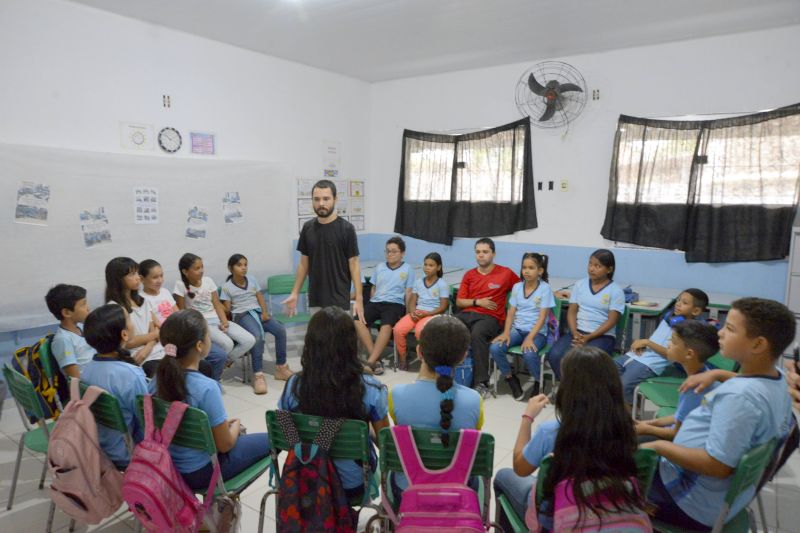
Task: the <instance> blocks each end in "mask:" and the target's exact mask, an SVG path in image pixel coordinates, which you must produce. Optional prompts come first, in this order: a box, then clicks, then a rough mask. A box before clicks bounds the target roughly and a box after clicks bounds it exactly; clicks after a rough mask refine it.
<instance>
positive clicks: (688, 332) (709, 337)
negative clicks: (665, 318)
mask: <svg viewBox="0 0 800 533" xmlns="http://www.w3.org/2000/svg"><path fill="white" fill-rule="evenodd" d="M672 331H673V333H675V334H676V335H677V336H678V337H680V339H681V340H682V341H683V342H684V344H686V346H688V347H689V348H691V349H692V350H694V353H695V354H696V355H697V359H698V361H700V362H701V363H705V362H706V360H708V358H709V357H711V356H712V355H714V354H715V353H717V352H718V351H719V335H718V332H717V328H715V327H714V326H712V325H711V324H708V323H707V322H702V321H700V320H684V321H683V322H679V323H677V324H675V326H674V327H673V328H672Z"/></svg>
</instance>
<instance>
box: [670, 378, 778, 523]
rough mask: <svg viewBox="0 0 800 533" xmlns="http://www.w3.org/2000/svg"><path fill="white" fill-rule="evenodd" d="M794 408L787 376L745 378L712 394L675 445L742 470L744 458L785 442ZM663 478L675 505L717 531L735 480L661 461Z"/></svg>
mask: <svg viewBox="0 0 800 533" xmlns="http://www.w3.org/2000/svg"><path fill="white" fill-rule="evenodd" d="M791 419H792V408H791V401H790V399H789V394H788V393H787V391H786V383H785V382H784V380H783V375H779V376H778V377H774V378H773V377H761V376H739V377H735V378H732V379H729V380H728V381H727V382H725V383H723V384H721V385H720V386H719V387H717V388H716V389H715V390H713V391H711V392H709V393H707V394H706V395H705V398H704V399H703V401H702V402H701V405H700V406H699V407H698V408H696V409H695V410H694V411H692V412H690V413H689V415H688V416H687V417H686V419H685V421H684V422H683V424H682V425H681V427H680V429H679V430H678V434H677V435H676V436H675V440H674V443H675V444H677V445H679V446H685V447H687V448H703V449H705V451H706V452H707V453H708V454H709V455H710V456H711V457H713V458H714V459H716V460H717V461H720V462H721V463H724V464H726V465H728V466H729V467H731V468H736V466H737V465H738V464H739V460H740V459H741V458H742V456H743V455H744V454H745V453H746V452H747V451H749V450H751V449H752V448H755V447H756V446H758V445H760V444H763V443H765V442H767V441H768V440H770V439H772V438H775V437H777V438H781V437H783V436H785V435H786V434H787V433H788V431H789V428H790V423H791ZM659 473H660V475H661V480H662V481H663V482H664V486H665V487H666V488H667V490H668V491H669V493H670V495H671V496H672V499H673V500H674V501H675V503H676V504H677V505H678V506H679V507H680V508H681V509H682V510H683V511H684V512H685V513H686V514H687V515H689V516H690V517H692V518H693V519H695V520H696V521H698V522H700V523H703V524H706V525H709V526H710V525H712V524H713V523H714V520H716V518H717V515H718V514H719V510H720V508H721V507H722V505H723V503H724V499H725V493H726V492H727V490H728V487H729V485H730V481H731V478H730V477H728V478H726V479H719V478H714V477H711V476H702V475H699V474H696V473H694V472H691V471H688V470H684V469H683V468H680V467H678V466H676V465H675V464H673V463H671V462H669V461H667V460H666V459H665V458H661V461H660V462H659ZM754 494H755V489H754V488H753V487H751V488H750V489H748V490H746V491H744V492H743V493H742V494H740V495H739V497H738V498H737V499H736V500H735V501H734V502H733V505H732V506H731V510H730V514H729V516H731V517H733V516H735V515H736V513H738V512H739V511H741V510H742V509H743V508H744V507H745V506H746V505H747V504H748V503H749V502H750V500H751V499H752V498H753V496H754Z"/></svg>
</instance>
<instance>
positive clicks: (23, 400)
mask: <svg viewBox="0 0 800 533" xmlns="http://www.w3.org/2000/svg"><path fill="white" fill-rule="evenodd" d="M3 376H4V377H5V378H6V383H7V384H8V388H9V389H10V390H11V395H12V396H13V397H14V400H15V401H16V402H17V404H18V405H19V406H20V407H21V408H22V409H23V411H25V412H27V413H29V414H31V415H33V416H35V417H36V418H38V419H39V420H44V419H45V418H47V415H45V413H44V409H42V404H41V403H40V402H39V395H38V394H37V393H36V390H34V388H33V384H32V383H31V382H30V381H28V379H27V378H26V377H25V376H23V375H22V374H20V373H19V372H17V371H16V370H14V369H13V368H11V367H10V366H9V365H8V363H6V364H5V365H4V366H3ZM26 423H27V422H26Z"/></svg>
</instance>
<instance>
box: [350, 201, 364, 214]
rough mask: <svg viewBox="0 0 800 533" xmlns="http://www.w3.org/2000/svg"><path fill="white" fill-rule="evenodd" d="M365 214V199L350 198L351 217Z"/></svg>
mask: <svg viewBox="0 0 800 533" xmlns="http://www.w3.org/2000/svg"><path fill="white" fill-rule="evenodd" d="M363 214H364V198H355V197H350V215H363Z"/></svg>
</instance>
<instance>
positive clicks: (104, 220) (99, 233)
mask: <svg viewBox="0 0 800 533" xmlns="http://www.w3.org/2000/svg"><path fill="white" fill-rule="evenodd" d="M80 218H81V233H83V243H84V244H85V245H86V247H87V248H93V247H95V246H98V245H100V244H110V243H111V231H110V229H109V227H108V217H107V216H106V208H105V207H96V208H94V209H84V210H83V211H81V214H80Z"/></svg>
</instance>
